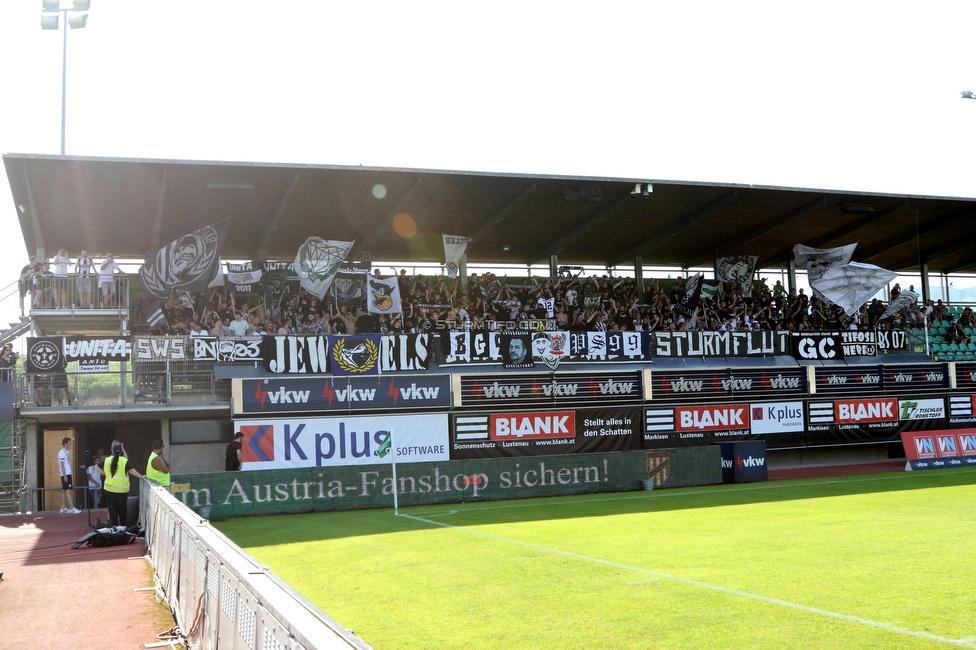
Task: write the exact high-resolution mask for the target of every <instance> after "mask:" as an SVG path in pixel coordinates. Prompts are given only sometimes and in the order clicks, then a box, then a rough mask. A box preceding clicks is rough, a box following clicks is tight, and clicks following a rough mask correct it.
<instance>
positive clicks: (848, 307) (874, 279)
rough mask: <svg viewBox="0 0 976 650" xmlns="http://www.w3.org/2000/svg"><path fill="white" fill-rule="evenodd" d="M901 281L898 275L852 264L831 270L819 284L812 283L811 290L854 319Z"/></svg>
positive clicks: (871, 265)
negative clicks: (889, 287) (884, 291)
mask: <svg viewBox="0 0 976 650" xmlns="http://www.w3.org/2000/svg"><path fill="white" fill-rule="evenodd" d="M897 277H898V274H897V273H895V272H894V271H888V270H886V269H883V268H881V267H880V266H875V265H874V264H861V263H858V262H851V263H849V264H844V265H843V266H837V267H831V268H828V269H827V270H826V271H824V273H823V275H822V276H820V278H819V279H818V280H815V281H811V282H810V287H811V288H813V289H814V290H816V291H819V292H820V293H821V294H822V295H823V296H824V297H825V298H827V299H828V300H829V301H830V302H832V303H834V304H835V305H837V306H838V307H841V308H843V310H844V311H845V312H846V313H847V314H848V315H850V314H853V313H854V312H856V311H857V310H858V309H860V307H861V305H863V304H864V303H866V302H867V301H868V300H870V299H871V296H873V295H874V294H876V293H878V292H879V291H881V289H883V288H884V286H885V285H886V284H888V283H889V282H891V281H892V280H894V279H895V278H897Z"/></svg>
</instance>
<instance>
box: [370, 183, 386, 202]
mask: <svg viewBox="0 0 976 650" xmlns="http://www.w3.org/2000/svg"><path fill="white" fill-rule="evenodd" d="M373 196H375V197H376V198H378V199H382V198H383V197H384V196H386V186H385V185H382V184H380V183H377V184H376V185H374V186H373Z"/></svg>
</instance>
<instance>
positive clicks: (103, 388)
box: [14, 360, 231, 409]
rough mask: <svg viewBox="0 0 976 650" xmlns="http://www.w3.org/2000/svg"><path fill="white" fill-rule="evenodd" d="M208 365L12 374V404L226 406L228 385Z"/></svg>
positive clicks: (121, 365)
mask: <svg viewBox="0 0 976 650" xmlns="http://www.w3.org/2000/svg"><path fill="white" fill-rule="evenodd" d="M214 365H216V364H215V363H213V362H206V361H192V360H164V361H136V362H134V363H131V364H130V363H129V362H113V363H112V364H110V368H109V370H106V371H101V372H87V371H82V370H80V369H79V366H78V363H77V362H74V363H71V364H68V366H67V369H66V371H65V372H63V373H48V374H41V373H17V374H16V388H15V390H16V394H15V398H14V399H15V403H16V405H17V406H18V407H19V408H21V409H25V408H26V409H31V408H48V407H53V408H75V409H85V408H91V409H95V408H106V407H114V408H125V407H127V406H129V407H132V406H141V405H147V404H168V405H172V406H195V405H214V404H229V403H230V392H231V387H230V383H231V382H230V380H227V379H215V378H214V372H213V368H214Z"/></svg>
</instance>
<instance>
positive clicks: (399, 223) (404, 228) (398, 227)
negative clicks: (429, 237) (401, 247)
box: [393, 212, 417, 239]
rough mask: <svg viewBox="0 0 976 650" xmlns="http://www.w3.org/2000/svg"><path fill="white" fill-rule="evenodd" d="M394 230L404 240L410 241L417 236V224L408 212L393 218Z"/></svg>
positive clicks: (399, 213)
mask: <svg viewBox="0 0 976 650" xmlns="http://www.w3.org/2000/svg"><path fill="white" fill-rule="evenodd" d="M393 230H394V231H395V232H396V234H398V235H400V236H401V237H403V238H404V239H410V238H411V237H413V236H414V235H416V234H417V222H416V221H414V220H413V217H411V216H410V215H409V214H407V213H406V212H398V213H397V214H396V215H394V216H393Z"/></svg>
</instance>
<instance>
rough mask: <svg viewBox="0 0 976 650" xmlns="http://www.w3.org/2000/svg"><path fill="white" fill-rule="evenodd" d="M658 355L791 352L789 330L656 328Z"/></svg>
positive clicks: (654, 352) (653, 352) (654, 345)
mask: <svg viewBox="0 0 976 650" xmlns="http://www.w3.org/2000/svg"><path fill="white" fill-rule="evenodd" d="M649 349H650V354H651V356H655V357H762V356H769V355H775V354H789V353H790V343H789V332H767V331H759V332H755V331H753V332H697V331H696V332H654V333H653V341H652V344H651V345H650V346H649Z"/></svg>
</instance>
